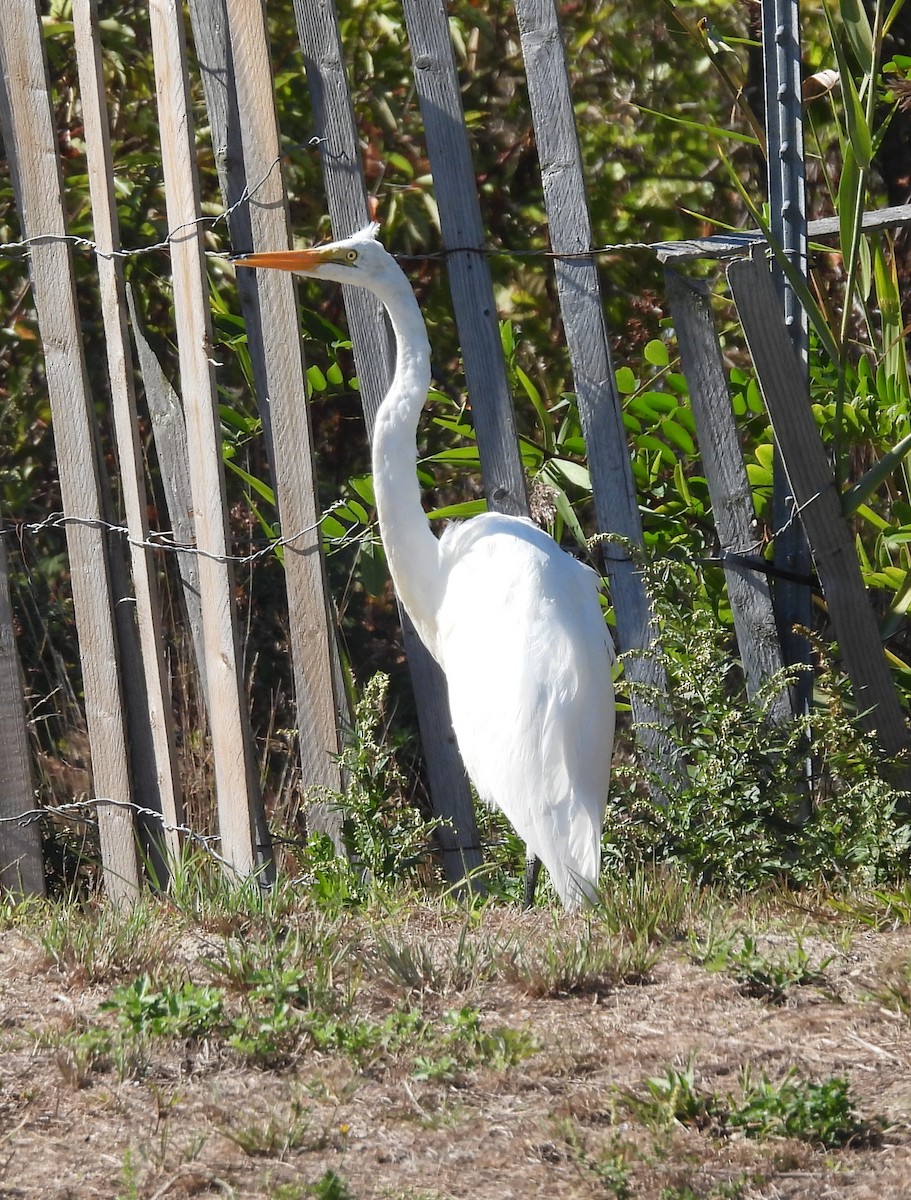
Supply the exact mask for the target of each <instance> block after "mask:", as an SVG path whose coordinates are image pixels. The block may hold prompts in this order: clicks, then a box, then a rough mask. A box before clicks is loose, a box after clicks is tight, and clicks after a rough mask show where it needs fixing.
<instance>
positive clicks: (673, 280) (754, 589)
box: [664, 269, 791, 722]
mask: <svg viewBox="0 0 911 1200" xmlns="http://www.w3.org/2000/svg"><path fill="white" fill-rule="evenodd" d="M664 284H665V291H666V294H667V298H668V303H669V305H670V310H671V318H672V319H673V322H674V329H675V330H676V333H677V345H678V347H679V350H680V360H681V363H682V366H683V373H684V375H685V376H686V381H687V385H688V387H689V391H690V403H691V405H692V408H693V418H694V419H695V422H696V436H697V438H698V441H699V454H700V456H701V458H702V465H703V469H704V470H705V477H706V480H707V482H708V487H709V495H710V497H711V501H712V515H713V516H714V518H715V528H716V530H717V532H718V540H719V542H720V544H721V548H722V558H724V553H725V552H726V553H728V554H735V555H736V554H742V555H743V554H753V553H755V547H754V543H755V541H756V513H755V510H754V508H753V497H752V493H751V490H750V482H749V480H748V479H747V474H746V467H745V466H744V462H743V452H742V450H741V448H740V438H739V436H738V433H737V425H736V422H735V421H734V414H733V411H732V409H731V399H730V394H729V392H728V387H727V380H726V378H725V372H724V363H723V361H722V358H721V347H720V346H719V344H718V334H717V332H716V329H715V322H714V320H713V318H712V310H711V306H710V304H709V297H708V290H707V288H706V286H705V284H704V283H702V281H700V280H695V279H687V278H685V277H684V276H682V275H678V274H677V272H676V271H672V270H670V269H668V270H665V272H664ZM724 573H725V579H726V581H727V588H728V598H729V600H730V602H731V612H732V614H733V617H734V630H735V632H736V634H737V645H738V646H739V648H740V656H741V660H742V662H743V670H744V675H745V677H746V686H747V694H748V695H750V696H755V695H756V694H757V693H758V692H759V691H760V689H761V688H762V687H763V686H764V685H765V684H766V683H767V682H768V680H769V678H770V677H771V676H772V675H774V674H775V672H776V671H780V670H781V668H782V666H783V662H782V657H781V648H780V646H779V643H778V630H777V628H776V625H775V613H774V611H773V609H772V597H771V594H770V591H769V584H768V581H767V579H766V578H765V577H764V576H763V575H760V574H758V573H757V572H756V571H751V570H749V568H748V567H745V566H743V565H741V564H738V563H737V562H736V561H725V562H724ZM790 715H791V706H790V703H789V702H788V694H787V689H784V690H783V691H781V692H780V693H779V695H778V696H777V697H776V698H775V700H774V702H773V703H772V704H770V706H769V717H770V719H771V720H772V721H775V722H781V721H785V720H787V719H788V717H790Z"/></svg>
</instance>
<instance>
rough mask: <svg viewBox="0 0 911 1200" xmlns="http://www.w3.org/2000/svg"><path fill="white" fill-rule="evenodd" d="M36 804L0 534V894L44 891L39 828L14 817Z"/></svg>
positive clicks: (4, 545) (4, 549)
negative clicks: (20, 822)
mask: <svg viewBox="0 0 911 1200" xmlns="http://www.w3.org/2000/svg"><path fill="white" fill-rule="evenodd" d="M34 807H35V783H34V773H33V769H32V758H31V752H30V750H29V744H28V733H27V731H26V727H25V704H24V701H23V695H22V673H21V670H20V665H19V655H18V653H17V651H16V633H15V626H14V623H13V608H12V605H11V603H10V595H9V573H8V569H7V558H6V538H5V537H4V536H3V535H2V534H0V819H2V821H3V824H2V825H0V892H9V893H12V894H13V895H14V896H43V895H44V894H45V885H44V862H43V860H42V857H41V833H40V831H39V829H38V826H37V824H35V823H34V822H32V823H31V824H28V825H19V824H18V823H17V822H15V821H13V820H11V818H13V817H16V816H19V815H20V814H21V813H25V812H28V811H29V810H30V809H33V808H34Z"/></svg>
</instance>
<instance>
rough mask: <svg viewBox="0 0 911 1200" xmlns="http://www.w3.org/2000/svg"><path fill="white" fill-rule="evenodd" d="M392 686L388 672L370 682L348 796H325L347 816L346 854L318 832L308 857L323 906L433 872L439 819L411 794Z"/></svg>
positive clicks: (304, 859)
mask: <svg viewBox="0 0 911 1200" xmlns="http://www.w3.org/2000/svg"><path fill="white" fill-rule="evenodd" d="M388 688H389V678H388V676H386V675H383V674H377V675H375V676H374V677H373V678H372V679H371V680H370V681H369V682H368V683H367V686H366V687H365V688H364V693H363V695H362V697H361V699H360V700H359V701H358V702H357V704H356V705H355V709H354V725H353V728H352V731H351V736H350V738H349V739H348V744H347V746H346V747H345V749H344V750H343V751H342V754H341V758H340V765H341V768H342V774H343V776H344V778H345V779H346V780H347V781H348V786H347V789H346V791H345V794H344V795H338V794H326V795H323V796H322V797H321V799H323V800H324V801H326V802H327V803H329V804H331V805H333V806H334V807H336V808H337V809H338V810H339V811H340V813H341V816H342V839H343V841H344V845H345V851H346V855H345V856H344V857H339V856H337V855H336V854H335V851H334V847H332V845H331V843H329V842H328V839H327V838H326V837H325V835H316V836H315V837H313V838H311V839H310V842H309V843H308V847H307V851H306V853H305V854H303V855H302V856H301V859H300V866H301V869H302V872H303V873H304V876H305V878H306V879H307V881H308V883H311V884H312V891H313V894H314V895H315V897H316V899H317V902H319V901H320V900H322V902H323V903H325V904H327V905H332V906H334V905H337V904H340V903H341V904H348V903H360V902H363V901H364V900H366V899H367V898H368V897H369V895H370V893H371V889H372V888H374V887H375V886H377V885H383V884H385V885H390V884H396V883H399V884H401V883H403V882H404V881H406V880H408V879H410V880H412V881H420V880H422V879H426V878H427V877H429V876H430V875H432V873H433V868H432V866H431V863H430V856H431V849H432V837H433V831H434V830H435V829H436V826H437V822H436V821H427V820H425V819H424V818H423V817H422V816H421V814H420V813H419V812H418V810H417V809H416V808H415V807H414V805H412V804H411V803H410V802H409V801H408V799H407V797H406V795H405V787H404V785H405V779H404V776H403V775H402V773H401V771H400V770H399V767H398V763H397V761H396V753H395V747H394V745H393V743H392V739H391V734H390V731H389V727H388V723H387V721H386V716H385V703H386V694H387V691H388Z"/></svg>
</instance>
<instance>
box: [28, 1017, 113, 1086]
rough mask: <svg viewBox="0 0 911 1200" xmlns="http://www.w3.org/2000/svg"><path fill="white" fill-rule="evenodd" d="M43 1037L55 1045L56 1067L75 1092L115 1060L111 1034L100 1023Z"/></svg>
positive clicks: (48, 1042)
mask: <svg viewBox="0 0 911 1200" xmlns="http://www.w3.org/2000/svg"><path fill="white" fill-rule="evenodd" d="M41 1040H42V1042H43V1044H44V1045H48V1046H52V1047H53V1049H54V1061H55V1063H56V1064H57V1069H58V1070H59V1072H60V1074H61V1075H62V1076H63V1078H64V1081H65V1082H66V1083H67V1084H68V1085H69V1087H71V1088H73V1090H74V1091H77V1090H78V1089H79V1088H83V1087H87V1086H88V1085H89V1083H91V1081H92V1076H93V1075H95V1074H96V1073H98V1072H101V1071H104V1070H107V1069H108V1068H109V1067H110V1066H111V1064H112V1061H113V1060H112V1057H111V1051H112V1045H113V1039H112V1037H111V1034H110V1033H109V1031H108V1030H106V1029H100V1028H98V1027H97V1026H91V1027H89V1028H88V1029H72V1030H68V1031H66V1032H65V1033H61V1034H54V1035H45V1037H44V1038H42V1039H41Z"/></svg>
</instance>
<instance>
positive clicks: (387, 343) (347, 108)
mask: <svg viewBox="0 0 911 1200" xmlns="http://www.w3.org/2000/svg"><path fill="white" fill-rule="evenodd" d="M294 10H295V15H296V17H297V26H298V33H299V36H300V40H301V47H302V49H303V53H304V62H305V65H306V70H307V83H308V86H309V89H310V96H311V100H312V103H313V115H314V124H315V127H316V130H317V134H318V136H319V137H320V138H321V139H325V141H324V144H323V147H322V148H323V150H324V153H323V160H322V161H323V170H324V175H325V179H326V193H327V198H328V203H329V212H330V214H331V217H332V222H333V230H334V233H335V235H336V236H337V237H343V236H345V235H346V234H350V233H353V232H354V231H355V230H357V229H360V228H362V227H363V226H364V225H366V224H367V222H368V220H369V217H368V213H367V193H366V188H365V186H364V174H363V167H362V163H361V157H360V148H359V143H358V136H357V130H356V127H355V124H354V114H353V112H352V108H351V98H350V96H349V93H348V86H347V81H346V79H345V69H344V60H343V57H342V47H341V39H340V37H339V29H338V17H337V14H336V11H335V5H334V3H333V0H294ZM343 294H344V298H345V309H346V312H347V313H348V320H349V324H350V327H351V340H352V345H353V350H354V360H355V366H356V368H357V373H358V379H359V380H360V395H361V400H362V402H363V405H364V416H365V419H366V422H367V429H368V432H369V433H370V435H371V436H372V433H373V423H374V420H375V417H376V413H377V409H378V408H379V406H380V403H381V402H382V399H383V396H384V395H385V394H386V391H387V389H388V387H389V383H390V381H391V379H392V353H393V350H392V341H391V337H390V333H389V329H388V325H387V322H386V320H385V317H384V315H383V311H382V307H381V306H380V304H379V301H378V300H376V299H375V298H374V297H373V296H371V295H369V293H367V292H366V291H364V290H363V289H361V288H352V287H348V288H344V289H343ZM399 616H400V618H401V621H402V632H403V635H404V638H405V649H406V652H407V655H408V667H409V671H410V673H411V681H412V686H413V688H414V695H415V702H416V706H417V714H418V725H419V729H420V735H421V745H422V748H423V751H424V760H425V762H426V764H427V777H428V782H429V785H430V796H431V802H432V804H433V809H434V812H435V813H436V815H437V816H438V817H441V818H443V821H444V823H443V824H442V825H441V826H440V827H439V829H438V831H437V837H438V839H439V843H440V848H441V849H442V852H443V863H444V868H445V871H446V877H447V879H449V880H450V881H452V882H458V881H459V880H461V879H462V878H463V877H464V875H465V874H466V873H467V872H469V871H472V870H474V869H476V868H477V867H479V866H480V865H481V861H482V856H481V850H480V845H479V838H478V831H477V823H476V821H475V815H474V808H473V805H472V800H471V791H470V789H469V786H468V779H467V777H466V775H465V769H464V767H463V766H462V760H461V757H460V756H459V751H458V748H457V746H456V741H455V735H454V734H453V731H452V721H451V719H450V715H449V701H448V698H447V694H446V681H445V678H444V676H443V673H442V671H441V670H440V668H439V667H438V666H437V664H436V663H435V662H434V660H433V658H432V657H431V656H430V654H429V653H428V651H427V650H426V648H425V647H424V645H423V643H422V642H421V641H420V639H419V638H418V636H417V634H416V633H415V631H414V626H413V625H412V624H411V621H410V619H409V618H408V616H407V614H406V613H405V612H404V611H403V610H402V608H401V606H400V607H399Z"/></svg>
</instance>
